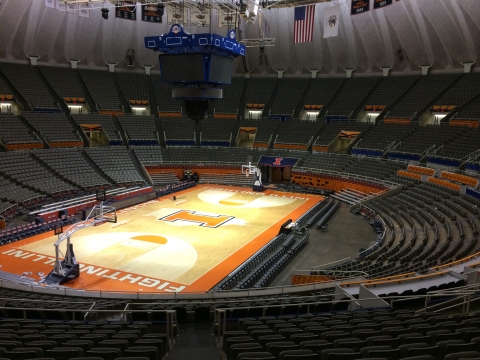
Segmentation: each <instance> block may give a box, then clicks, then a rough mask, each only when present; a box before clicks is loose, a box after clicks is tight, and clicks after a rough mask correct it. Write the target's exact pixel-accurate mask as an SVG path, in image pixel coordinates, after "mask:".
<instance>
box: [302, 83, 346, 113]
mask: <svg viewBox="0 0 480 360" xmlns="http://www.w3.org/2000/svg"><path fill="white" fill-rule="evenodd" d="M344 81H346V80H345V79H340V78H322V79H318V78H317V79H312V80H311V85H310V89H309V90H308V92H307V96H306V98H305V104H304V105H321V106H323V108H325V107H326V106H327V105H328V104H329V103H330V101H331V100H332V98H333V97H334V96H335V94H336V93H337V91H338V89H339V88H340V86H341V85H342V84H343V82H344Z"/></svg>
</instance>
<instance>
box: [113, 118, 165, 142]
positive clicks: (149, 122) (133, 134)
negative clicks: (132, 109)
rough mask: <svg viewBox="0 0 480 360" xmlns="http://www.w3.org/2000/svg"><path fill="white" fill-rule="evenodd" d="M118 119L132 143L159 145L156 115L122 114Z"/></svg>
mask: <svg viewBox="0 0 480 360" xmlns="http://www.w3.org/2000/svg"><path fill="white" fill-rule="evenodd" d="M118 121H119V122H120V125H121V126H122V128H123V130H124V131H125V133H126V135H127V141H128V143H129V144H130V145H158V144H159V139H158V132H157V128H156V127H155V116H154V115H120V116H118Z"/></svg>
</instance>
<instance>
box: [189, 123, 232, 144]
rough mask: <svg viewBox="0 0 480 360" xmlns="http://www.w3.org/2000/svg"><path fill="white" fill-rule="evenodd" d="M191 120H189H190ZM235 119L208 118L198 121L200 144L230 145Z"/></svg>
mask: <svg viewBox="0 0 480 360" xmlns="http://www.w3.org/2000/svg"><path fill="white" fill-rule="evenodd" d="M190 121H191V120H190ZM235 122H236V119H221V118H218V117H217V118H213V119H211V118H209V119H204V120H202V121H201V122H200V126H201V134H200V145H206V146H230V145H231V143H232V137H233V134H232V133H233V125H234V124H235Z"/></svg>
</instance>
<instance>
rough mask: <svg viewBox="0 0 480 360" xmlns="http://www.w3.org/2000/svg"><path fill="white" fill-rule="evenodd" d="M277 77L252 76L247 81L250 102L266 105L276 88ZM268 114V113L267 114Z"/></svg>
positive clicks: (247, 96) (248, 100) (248, 102)
mask: <svg viewBox="0 0 480 360" xmlns="http://www.w3.org/2000/svg"><path fill="white" fill-rule="evenodd" d="M276 83H277V79H276V78H250V79H248V80H247V81H246V85H247V95H246V102H247V107H248V104H263V105H264V106H266V105H267V104H268V102H269V101H270V98H271V96H272V94H273V90H274V89H275V85H276ZM265 115H266V114H265Z"/></svg>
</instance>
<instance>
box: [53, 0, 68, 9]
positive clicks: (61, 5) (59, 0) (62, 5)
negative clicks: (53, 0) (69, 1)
mask: <svg viewBox="0 0 480 360" xmlns="http://www.w3.org/2000/svg"><path fill="white" fill-rule="evenodd" d="M55 8H56V9H57V10H60V11H67V8H66V6H65V3H64V2H63V0H57V4H56V7H55Z"/></svg>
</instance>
